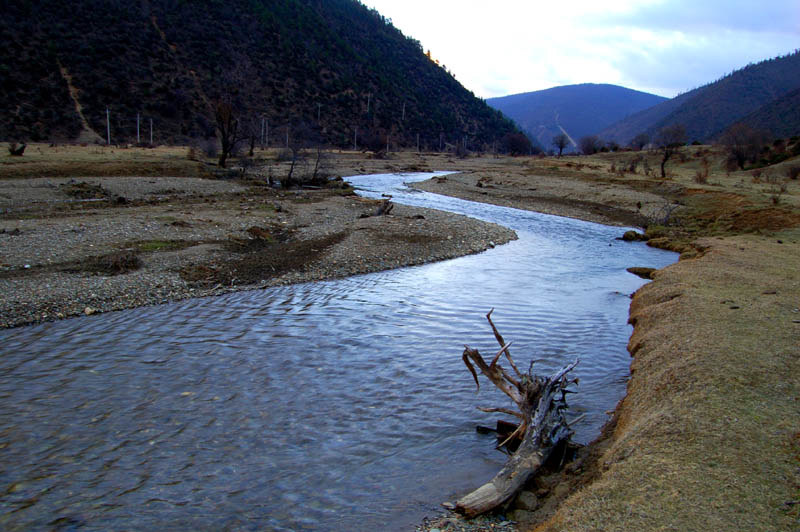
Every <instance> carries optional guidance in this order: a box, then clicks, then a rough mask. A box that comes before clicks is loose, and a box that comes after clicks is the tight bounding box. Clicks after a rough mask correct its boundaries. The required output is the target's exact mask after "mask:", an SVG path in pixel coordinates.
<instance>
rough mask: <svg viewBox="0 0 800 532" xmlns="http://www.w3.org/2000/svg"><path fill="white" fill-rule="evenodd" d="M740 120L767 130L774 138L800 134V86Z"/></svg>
mask: <svg viewBox="0 0 800 532" xmlns="http://www.w3.org/2000/svg"><path fill="white" fill-rule="evenodd" d="M740 122H742V123H744V124H746V125H748V126H750V127H751V128H753V129H756V130H760V131H769V132H770V133H771V134H772V136H773V137H774V138H788V137H791V136H794V135H798V134H800V88H798V89H795V90H793V91H792V92H790V93H788V94H786V95H784V96H782V97H780V98H778V99H777V100H773V101H772V102H770V103H768V104H767V105H765V106H763V107H760V108H759V109H758V110H757V111H755V112H754V113H751V114H749V115H747V116H746V117H744V118H743V119H742V120H740Z"/></svg>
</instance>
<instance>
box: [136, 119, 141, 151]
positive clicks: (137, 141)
mask: <svg viewBox="0 0 800 532" xmlns="http://www.w3.org/2000/svg"><path fill="white" fill-rule="evenodd" d="M139 122H140V119H139V113H136V144H141V143H142V139H141V137H140V136H139Z"/></svg>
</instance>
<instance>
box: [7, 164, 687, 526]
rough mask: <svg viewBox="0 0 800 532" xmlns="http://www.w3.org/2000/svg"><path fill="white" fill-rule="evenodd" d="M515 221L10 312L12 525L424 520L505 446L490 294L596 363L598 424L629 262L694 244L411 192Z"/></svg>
mask: <svg viewBox="0 0 800 532" xmlns="http://www.w3.org/2000/svg"><path fill="white" fill-rule="evenodd" d="M427 177H430V174H419V175H414V176H396V175H391V176H389V175H384V176H364V177H357V178H352V181H353V182H354V184H355V185H356V186H358V187H360V188H362V189H364V194H367V195H380V194H383V193H387V192H388V193H391V194H392V195H393V196H394V201H397V202H403V203H413V204H415V205H424V206H431V207H434V208H443V209H447V210H454V211H456V212H461V213H465V214H470V215H472V216H476V217H479V218H482V219H485V220H490V221H495V222H497V223H501V224H504V225H508V226H510V227H512V228H513V229H515V230H516V231H517V233H518V234H519V237H520V238H519V240H517V241H515V242H512V243H510V244H507V245H504V246H500V247H498V248H495V249H492V250H489V251H487V252H485V253H481V254H479V255H473V256H468V257H463V258H460V259H455V260H450V261H446V262H441V263H436V264H429V265H425V266H420V267H414V268H406V269H401V270H394V271H387V272H382V273H376V274H370V275H364V276H358V277H352V278H349V279H343V280H336V281H330V282H321V283H313V284H303V285H295V286H288V287H281V288H274V289H269V290H260V291H252V292H241V293H235V294H230V295H226V296H222V297H215V298H206V299H196V300H186V301H180V302H176V303H171V304H166V305H162V306H158V307H147V308H139V309H133V310H127V311H122V312H114V313H108V314H102V315H98V316H92V317H88V318H79V319H70V320H64V321H61V322H57V323H46V324H41V325H36V326H32V327H22V328H17V329H11V330H8V331H2V332H0V345H2V352H3V355H2V357H0V434H2V438H1V439H0V443H2V445H0V454H1V455H2V461H1V462H0V463H1V464H2V467H0V528H3V529H5V530H15V529H17V530H50V529H53V528H54V527H56V528H57V527H59V526H63V527H67V528H70V527H72V528H76V529H77V528H80V529H81V530H109V529H122V528H125V529H138V530H142V529H166V528H168V529H179V530H190V529H223V528H235V529H242V530H249V529H254V530H265V529H269V530H303V529H314V530H343V529H350V530H369V529H385V528H386V523H391V524H392V526H394V527H395V528H396V529H398V530H402V529H409V528H411V527H413V525H414V524H415V523H417V522H419V520H420V519H421V517H422V516H423V515H425V514H426V513H430V512H433V511H436V509H437V506H438V503H439V502H440V501H442V500H446V499H447V498H453V497H455V496H456V495H457V494H458V493H457V492H462V493H463V492H465V491H468V490H470V489H472V488H474V487H475V486H477V485H480V484H481V483H483V482H484V481H486V480H487V479H488V478H490V477H491V476H492V475H493V474H494V473H495V472H496V471H497V470H498V469H499V467H500V466H501V464H502V462H503V461H504V457H503V455H501V454H500V453H498V452H496V451H495V450H494V448H493V445H494V441H493V439H491V438H487V437H483V436H479V435H477V434H476V433H475V431H474V426H475V424H476V423H484V424H486V423H491V422H492V421H493V419H495V416H493V415H488V414H482V413H480V412H478V411H477V410H476V409H475V407H476V406H480V405H498V404H504V401H505V399H503V398H502V397H500V396H499V395H498V394H497V393H496V392H494V391H493V390H490V389H489V388H490V387H488V386H487V387H484V388H483V389H482V390H481V392H480V395H478V396H476V394H475V388H474V384H473V383H472V377H471V376H470V375H469V373H468V372H467V371H466V369H465V368H464V367H463V365H462V363H461V350H462V347H461V346H462V345H463V344H465V343H466V344H469V345H471V346H473V347H477V348H479V349H485V350H493V349H495V348H496V347H495V345H494V339H493V337H492V335H491V332H490V330H489V329H488V327H487V324H486V321H485V318H484V314H485V313H486V312H487V311H488V310H489V309H490V308H492V307H494V308H496V309H497V310H496V311H495V315H494V318H495V322H496V323H497V326H498V327H499V328H500V330H501V331H502V333H503V335H504V336H505V337H506V338H507V339H509V340H513V342H514V347H513V348H512V350H513V352H514V356H515V357H516V358H517V360H518V361H520V363H524V361H525V360H526V359H529V357H534V358H536V359H538V360H540V362H538V364H540V372H544V373H549V372H550V371H551V370H552V369H554V368H556V367H557V366H561V365H563V363H564V362H565V361H566V360H572V359H574V358H575V357H576V356H579V357H580V358H581V364H580V366H579V367H578V368H577V370H576V372H575V374H576V375H575V376H577V377H580V382H581V384H580V387H579V394H578V395H576V396H573V400H572V403H571V406H572V409H573V412H574V413H575V415H578V414H580V413H584V412H585V413H586V414H587V416H586V418H585V420H584V421H583V422H582V423H581V424H580V425H579V426H578V427H577V431H578V432H577V438H578V439H579V440H582V441H587V440H589V439H591V438H592V437H593V436H594V435H595V434H596V433H597V431H598V429H599V427H600V426H601V424H602V423H603V422H604V421H605V419H606V415H605V414H604V412H605V411H606V410H609V409H610V408H613V406H614V404H615V403H616V401H617V400H618V399H619V398H620V397H621V396H622V395H623V394H624V391H625V382H626V379H627V375H628V364H629V357H628V354H627V352H626V350H625V345H626V342H627V339H628V336H629V335H630V328H629V327H628V326H627V325H626V319H627V311H628V304H629V298H628V295H629V294H630V293H631V292H633V291H634V290H635V289H636V288H637V287H639V286H640V285H641V284H642V281H641V280H640V279H639V278H637V277H635V276H633V275H630V274H628V273H627V272H626V271H625V268H626V267H628V266H653V267H661V266H664V265H666V264H668V263H670V262H672V261H673V260H674V257H675V255H674V254H670V253H665V252H662V251H659V250H654V249H651V248H647V247H646V246H644V245H641V244H628V243H623V242H619V241H617V240H615V237H616V236H618V235H619V234H621V230H620V228H611V227H605V226H601V225H596V224H590V223H585V222H581V221H577V220H570V219H566V218H557V217H553V216H546V215H541V214H537V213H531V212H525V211H519V210H514V209H507V208H503V207H497V206H493V205H483V204H476V203H471V202H465V201H461V200H455V199H451V198H445V197H442V196H436V195H433V194H428V193H420V192H410V191H403V190H402V186H401V183H402V182H403V181H404V180H409V179H414V180H417V179H425V178H427Z"/></svg>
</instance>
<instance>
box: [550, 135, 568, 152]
mask: <svg viewBox="0 0 800 532" xmlns="http://www.w3.org/2000/svg"><path fill="white" fill-rule="evenodd" d="M553 146H555V147H556V148H558V156H559V157H561V153H562V152H563V151H564V148H566V147H567V146H569V137H568V136H567V135H566V134H564V133H559V134H558V135H556V136H555V137H553Z"/></svg>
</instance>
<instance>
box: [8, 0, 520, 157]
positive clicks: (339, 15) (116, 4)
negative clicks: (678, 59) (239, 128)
mask: <svg viewBox="0 0 800 532" xmlns="http://www.w3.org/2000/svg"><path fill="white" fill-rule="evenodd" d="M0 41H2V42H3V43H4V44H3V45H4V53H3V55H2V56H0V139H3V140H14V141H19V140H34V141H36V140H68V139H74V138H76V137H77V136H78V135H79V134H81V132H82V131H83V132H84V133H86V132H87V130H93V132H94V133H93V135H94V138H102V139H105V137H106V117H107V115H106V109H110V113H109V116H110V122H111V137H112V142H135V141H136V138H137V137H136V128H137V115H140V118H141V124H140V126H141V128H140V131H141V138H143V139H147V140H149V120H150V119H152V120H153V123H154V129H155V141H156V142H162V143H163V142H185V141H187V140H190V139H197V138H208V137H212V136H214V130H215V123H214V112H213V110H214V102H215V101H217V100H219V99H226V100H229V101H231V102H232V103H233V104H234V105H235V107H236V109H237V114H238V116H239V117H240V118H241V119H242V123H243V124H244V122H245V121H246V122H248V124H249V125H250V126H252V127H254V128H255V129H256V130H257V131H258V135H263V133H262V132H263V131H264V129H265V125H268V130H269V133H270V138H271V139H272V141H273V145H275V144H279V142H280V141H279V140H278V139H283V138H284V137H285V136H286V135H287V134H291V135H294V134H295V132H296V131H300V130H303V131H306V132H309V131H311V134H313V136H316V137H318V138H322V139H324V141H326V142H327V143H329V144H333V145H338V146H343V147H344V146H352V145H353V143H354V142H357V140H358V138H362V139H363V138H368V137H370V136H372V137H374V138H378V137H380V138H382V139H384V142H385V139H386V137H387V136H388V137H389V139H390V140H391V142H392V143H396V144H400V145H406V146H415V145H416V143H417V142H418V141H419V143H420V145H421V147H422V148H423V149H424V148H425V146H429V147H438V146H440V145H444V144H446V143H451V144H456V143H457V144H459V145H461V144H462V143H467V146H468V147H469V148H470V149H474V148H478V149H480V148H481V147H485V146H487V145H491V144H492V143H494V142H496V141H498V140H500V139H501V138H502V137H503V136H504V135H505V134H508V133H511V132H515V131H516V127H515V126H514V125H513V123H511V121H509V120H507V119H506V118H505V117H503V116H502V115H501V113H499V112H497V111H495V110H494V109H492V108H490V107H489V106H488V105H486V104H485V103H484V102H483V101H481V100H480V99H479V98H476V97H475V96H474V94H472V93H471V92H470V91H468V90H466V89H464V88H463V87H462V86H461V85H460V84H459V83H458V82H457V81H456V80H455V78H454V77H453V76H452V75H450V74H449V73H447V72H446V71H445V70H444V69H443V68H440V67H439V66H438V65H437V64H435V63H434V62H433V61H431V60H430V59H429V58H427V57H426V56H425V54H424V53H423V50H422V47H421V45H420V43H419V42H418V41H416V40H414V39H411V38H408V37H406V36H404V35H403V34H402V33H401V32H400V31H399V30H397V29H396V28H395V27H394V26H392V24H391V22H390V21H388V20H387V19H385V18H384V17H382V16H381V15H380V14H379V13H378V12H377V11H374V10H371V9H368V8H367V7H365V6H364V5H362V4H361V3H359V2H357V1H355V0H324V1H323V0H225V1H222V0H203V1H201V0H75V1H71V2H50V1H45V0H30V1H25V2H11V3H9V4H8V5H5V6H4V7H3V16H2V17H0ZM287 131H288V133H287ZM418 139H419V140H418Z"/></svg>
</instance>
